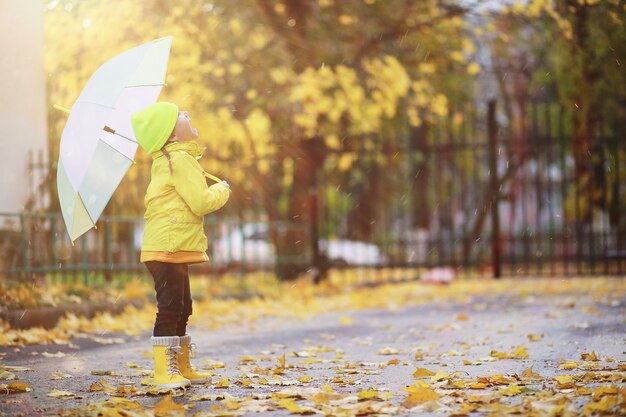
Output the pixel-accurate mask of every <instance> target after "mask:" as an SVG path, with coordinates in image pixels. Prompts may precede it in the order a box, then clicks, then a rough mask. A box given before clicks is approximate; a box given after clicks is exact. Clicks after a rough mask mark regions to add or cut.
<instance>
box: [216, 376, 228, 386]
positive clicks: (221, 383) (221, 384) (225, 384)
mask: <svg viewBox="0 0 626 417" xmlns="http://www.w3.org/2000/svg"><path fill="white" fill-rule="evenodd" d="M215 388H228V378H222V379H221V380H220V382H218V383H217V384H216V385H215Z"/></svg>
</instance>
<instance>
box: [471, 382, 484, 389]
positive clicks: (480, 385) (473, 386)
mask: <svg viewBox="0 0 626 417" xmlns="http://www.w3.org/2000/svg"><path fill="white" fill-rule="evenodd" d="M469 387H470V388H471V389H485V388H487V384H485V383H483V382H474V383H472V384H470V386H469Z"/></svg>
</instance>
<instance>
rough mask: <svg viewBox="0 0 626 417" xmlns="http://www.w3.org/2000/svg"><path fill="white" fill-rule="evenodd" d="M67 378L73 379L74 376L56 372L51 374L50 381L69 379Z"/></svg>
mask: <svg viewBox="0 0 626 417" xmlns="http://www.w3.org/2000/svg"><path fill="white" fill-rule="evenodd" d="M67 378H73V376H72V375H70V374H66V373H64V372H61V371H54V372H52V373H51V374H50V379H55V380H56V379H67Z"/></svg>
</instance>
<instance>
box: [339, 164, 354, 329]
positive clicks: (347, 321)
mask: <svg viewBox="0 0 626 417" xmlns="http://www.w3.org/2000/svg"><path fill="white" fill-rule="evenodd" d="M351 163H352V162H351ZM340 165H341V164H340ZM339 323H341V325H342V326H350V325H352V324H353V323H354V320H352V317H350V316H342V317H341V318H340V319H339Z"/></svg>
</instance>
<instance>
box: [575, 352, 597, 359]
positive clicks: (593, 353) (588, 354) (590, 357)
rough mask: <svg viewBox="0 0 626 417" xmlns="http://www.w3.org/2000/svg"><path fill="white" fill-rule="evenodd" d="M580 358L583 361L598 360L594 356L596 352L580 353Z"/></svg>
mask: <svg viewBox="0 0 626 417" xmlns="http://www.w3.org/2000/svg"><path fill="white" fill-rule="evenodd" d="M580 359H582V360H584V361H599V360H600V359H598V356H596V352H591V353H583V354H582V355H580Z"/></svg>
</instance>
